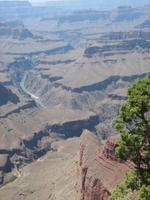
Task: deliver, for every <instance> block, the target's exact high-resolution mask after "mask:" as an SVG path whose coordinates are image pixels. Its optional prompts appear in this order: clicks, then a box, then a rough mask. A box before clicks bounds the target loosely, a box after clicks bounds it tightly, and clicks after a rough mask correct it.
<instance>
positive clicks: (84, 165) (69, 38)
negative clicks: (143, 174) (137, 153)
mask: <svg viewBox="0 0 150 200" xmlns="http://www.w3.org/2000/svg"><path fill="white" fill-rule="evenodd" d="M146 3H147V2H146V1H145V4H144V1H143V5H141V4H138V5H135V7H134V6H130V5H129V6H128V5H123V6H119V7H115V8H109V7H108V9H105V8H103V9H100V8H97V9H96V7H94V8H91V9H88V8H86V7H85V8H84V6H83V7H82V8H81V9H78V8H77V7H74V9H71V8H70V5H69V6H68V7H67V8H64V7H62V6H57V5H51V3H47V4H44V5H32V4H31V3H30V2H28V1H0V199H1V200H107V199H108V198H109V196H110V195H111V193H112V191H113V190H114V188H115V187H116V186H117V185H118V184H119V183H120V182H121V181H122V180H123V178H124V177H125V175H126V173H127V171H129V170H130V169H132V167H133V166H132V163H130V162H129V161H126V162H123V161H121V160H119V159H118V158H117V157H116V155H115V147H116V145H117V139H118V137H119V135H118V132H117V131H116V129H115V127H114V120H115V118H116V117H117V115H118V112H119V107H120V105H121V103H123V102H125V101H126V100H127V89H128V86H129V85H130V84H131V82H132V81H134V80H135V79H137V78H142V77H145V76H146V74H148V73H149V72H150V13H149V11H150V5H148V4H146ZM116 6H117V5H116Z"/></svg>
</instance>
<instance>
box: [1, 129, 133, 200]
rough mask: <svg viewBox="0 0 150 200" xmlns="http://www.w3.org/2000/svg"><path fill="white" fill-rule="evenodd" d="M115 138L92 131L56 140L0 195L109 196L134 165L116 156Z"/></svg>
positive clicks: (99, 199)
mask: <svg viewBox="0 0 150 200" xmlns="http://www.w3.org/2000/svg"><path fill="white" fill-rule="evenodd" d="M114 142H115V140H114V139H113V138H110V140H109V141H108V142H107V143H106V145H103V144H101V143H100V141H99V140H98V138H97V137H96V136H95V135H93V134H92V133H91V132H89V131H84V132H83V134H82V135H81V137H80V138H72V139H68V140H66V141H59V142H54V143H53V144H52V147H53V152H49V153H48V154H47V155H46V156H45V157H43V158H42V159H39V160H38V161H36V162H34V163H32V164H30V165H28V166H26V167H24V168H23V169H22V170H21V172H20V175H19V177H18V178H17V179H16V180H15V181H13V182H11V183H9V184H6V185H5V186H3V187H2V188H1V189H0V198H2V197H3V200H11V199H16V200H21V199H25V200H27V199H28V200H34V199H37V200H40V199H42V200H47V199H50V200H52V199H55V200H64V199H65V200H70V199H71V200H106V199H108V197H109V196H110V194H111V192H112V190H113V189H114V188H115V187H116V185H117V184H119V183H120V182H121V181H122V179H123V178H124V176H125V174H126V172H127V171H128V170H129V169H130V168H131V166H130V163H127V162H126V163H121V162H119V161H118V159H114V155H113V154H114V148H115V145H116V144H114V145H113V143H114ZM110 144H111V145H110ZM109 145H110V146H109ZM104 152H105V153H104ZM106 152H107V153H106ZM111 155H112V157H111ZM13 176H17V173H16V172H15V171H14V174H13Z"/></svg>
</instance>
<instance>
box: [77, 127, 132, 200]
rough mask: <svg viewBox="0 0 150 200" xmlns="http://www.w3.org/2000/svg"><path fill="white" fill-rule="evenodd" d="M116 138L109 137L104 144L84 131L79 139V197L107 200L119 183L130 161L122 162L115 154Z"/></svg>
mask: <svg viewBox="0 0 150 200" xmlns="http://www.w3.org/2000/svg"><path fill="white" fill-rule="evenodd" d="M116 146H117V139H116V138H115V137H111V138H110V139H109V140H108V141H107V142H106V143H105V145H102V144H101V143H100V141H99V140H98V138H97V137H96V136H95V135H93V134H92V133H90V132H89V131H87V130H86V131H84V132H83V134H82V136H81V139H80V161H79V164H80V167H79V177H80V178H79V188H80V189H79V199H80V200H107V199H108V197H109V196H110V195H111V191H112V190H113V189H114V188H115V187H116V186H117V184H119V183H120V182H121V181H122V180H123V178H124V176H125V174H126V172H127V171H128V170H129V169H130V163H128V162H126V163H122V162H120V160H119V159H118V158H117V157H116V156H115V148H116Z"/></svg>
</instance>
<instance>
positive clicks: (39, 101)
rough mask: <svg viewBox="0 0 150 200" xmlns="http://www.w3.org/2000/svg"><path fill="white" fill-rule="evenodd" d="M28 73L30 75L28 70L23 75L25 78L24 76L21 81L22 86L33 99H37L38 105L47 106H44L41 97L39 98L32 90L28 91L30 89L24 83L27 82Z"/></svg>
mask: <svg viewBox="0 0 150 200" xmlns="http://www.w3.org/2000/svg"><path fill="white" fill-rule="evenodd" d="M27 75H28V72H25V74H24V76H23V78H22V80H21V82H20V87H21V89H22V91H23V92H24V93H25V94H26V95H28V96H30V97H31V99H33V100H34V101H35V103H36V105H37V106H38V107H41V108H45V106H44V105H43V103H42V102H41V100H40V98H39V97H38V96H36V95H34V94H32V93H31V92H30V91H28V90H27V89H26V88H25V85H24V83H25V80H26V77H27Z"/></svg>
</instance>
